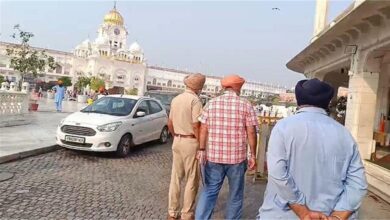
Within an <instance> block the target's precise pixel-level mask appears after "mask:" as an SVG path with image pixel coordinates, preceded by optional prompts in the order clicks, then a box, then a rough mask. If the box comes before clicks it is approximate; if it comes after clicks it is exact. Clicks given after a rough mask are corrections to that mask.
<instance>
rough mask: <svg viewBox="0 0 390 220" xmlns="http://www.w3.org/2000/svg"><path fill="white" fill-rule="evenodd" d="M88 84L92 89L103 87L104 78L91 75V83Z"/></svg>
mask: <svg viewBox="0 0 390 220" xmlns="http://www.w3.org/2000/svg"><path fill="white" fill-rule="evenodd" d="M90 86H91V89H92V90H95V91H96V90H99V89H100V88H101V87H103V88H104V87H105V83H104V80H103V79H101V78H99V77H95V76H93V77H91V84H90Z"/></svg>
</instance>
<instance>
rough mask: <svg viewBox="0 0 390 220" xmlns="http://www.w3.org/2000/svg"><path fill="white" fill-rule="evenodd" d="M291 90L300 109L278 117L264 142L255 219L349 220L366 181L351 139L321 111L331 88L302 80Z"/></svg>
mask: <svg viewBox="0 0 390 220" xmlns="http://www.w3.org/2000/svg"><path fill="white" fill-rule="evenodd" d="M295 94H296V98H297V102H298V105H299V107H300V110H299V111H298V112H297V114H295V115H293V116H291V117H288V118H286V119H283V120H281V121H279V122H278V123H277V124H276V125H275V127H274V128H273V130H272V134H271V137H270V140H269V145H268V152H267V165H268V185H267V188H266V191H265V195H264V202H263V204H262V206H261V207H260V210H259V215H258V219H261V220H263V219H332V220H333V219H334V220H344V219H355V218H356V217H357V210H358V208H359V206H360V204H361V201H362V199H363V197H364V195H365V194H366V192H367V181H366V178H365V172H364V167H363V164H362V161H361V159H360V155H359V151H358V146H357V144H356V142H355V141H354V139H353V137H352V136H351V134H350V133H349V131H348V130H347V129H346V128H345V127H344V126H342V125H341V124H339V123H338V122H336V121H335V120H333V119H332V118H330V117H329V116H328V115H327V113H326V111H325V109H327V107H328V105H329V102H330V100H331V99H332V97H333V94H334V90H333V88H332V87H331V86H330V85H328V84H327V83H325V82H321V81H319V80H318V79H312V80H302V81H299V82H298V84H297V85H296V87H295Z"/></svg>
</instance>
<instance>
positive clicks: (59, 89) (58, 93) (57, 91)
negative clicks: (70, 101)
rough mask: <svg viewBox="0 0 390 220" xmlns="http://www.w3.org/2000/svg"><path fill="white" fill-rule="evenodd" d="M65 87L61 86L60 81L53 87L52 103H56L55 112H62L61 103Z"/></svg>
mask: <svg viewBox="0 0 390 220" xmlns="http://www.w3.org/2000/svg"><path fill="white" fill-rule="evenodd" d="M65 90H66V88H65V86H64V85H63V82H62V80H58V82H57V85H56V86H54V87H53V91H54V92H55V96H54V102H55V103H56V110H57V112H61V111H62V101H63V100H64V97H65Z"/></svg>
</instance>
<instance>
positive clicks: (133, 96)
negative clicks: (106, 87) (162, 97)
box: [105, 94, 158, 101]
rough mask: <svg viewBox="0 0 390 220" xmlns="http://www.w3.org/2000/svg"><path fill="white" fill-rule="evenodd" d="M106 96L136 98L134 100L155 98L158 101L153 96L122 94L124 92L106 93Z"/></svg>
mask: <svg viewBox="0 0 390 220" xmlns="http://www.w3.org/2000/svg"><path fill="white" fill-rule="evenodd" d="M105 97H116V98H126V99H134V100H137V101H138V100H141V99H147V100H155V101H158V100H157V99H155V98H151V97H148V96H136V95H122V94H114V95H106V96H105Z"/></svg>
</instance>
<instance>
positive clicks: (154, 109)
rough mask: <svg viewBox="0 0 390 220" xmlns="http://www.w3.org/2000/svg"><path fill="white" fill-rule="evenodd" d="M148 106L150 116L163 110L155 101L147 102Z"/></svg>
mask: <svg viewBox="0 0 390 220" xmlns="http://www.w3.org/2000/svg"><path fill="white" fill-rule="evenodd" d="M149 104H150V114H155V113H158V112H161V111H162V110H163V109H162V108H161V106H160V105H159V104H158V103H157V102H156V101H149Z"/></svg>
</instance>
